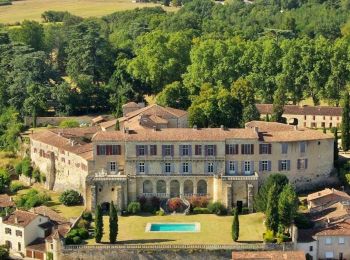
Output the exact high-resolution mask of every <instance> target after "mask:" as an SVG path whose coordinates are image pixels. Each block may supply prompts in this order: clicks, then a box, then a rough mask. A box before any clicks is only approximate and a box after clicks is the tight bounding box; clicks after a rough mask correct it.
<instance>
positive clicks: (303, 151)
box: [299, 142, 306, 153]
mask: <svg viewBox="0 0 350 260" xmlns="http://www.w3.org/2000/svg"><path fill="white" fill-rule="evenodd" d="M299 147H300V153H305V152H306V142H300V143H299Z"/></svg>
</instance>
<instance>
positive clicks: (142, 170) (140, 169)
mask: <svg viewBox="0 0 350 260" xmlns="http://www.w3.org/2000/svg"><path fill="white" fill-rule="evenodd" d="M139 172H145V163H144V162H139Z"/></svg>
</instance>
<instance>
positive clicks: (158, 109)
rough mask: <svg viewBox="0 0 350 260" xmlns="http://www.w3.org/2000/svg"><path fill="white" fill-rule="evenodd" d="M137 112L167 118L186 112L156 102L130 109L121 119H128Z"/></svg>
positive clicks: (180, 115) (185, 112) (137, 113)
mask: <svg viewBox="0 0 350 260" xmlns="http://www.w3.org/2000/svg"><path fill="white" fill-rule="evenodd" d="M139 114H144V115H157V116H159V117H162V118H165V119H166V118H169V117H173V116H175V117H182V116H184V115H186V114H187V111H184V110H180V109H175V108H171V107H162V106H160V105H157V104H153V105H150V106H147V107H143V108H141V109H138V110H135V111H132V112H130V113H128V114H127V115H126V116H125V117H124V118H123V119H124V120H127V119H130V118H131V117H134V116H137V115H139Z"/></svg>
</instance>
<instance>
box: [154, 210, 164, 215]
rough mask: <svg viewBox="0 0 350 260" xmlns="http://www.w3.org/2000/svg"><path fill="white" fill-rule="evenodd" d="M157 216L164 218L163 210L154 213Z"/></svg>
mask: <svg viewBox="0 0 350 260" xmlns="http://www.w3.org/2000/svg"><path fill="white" fill-rule="evenodd" d="M156 215H157V216H165V212H164V211H163V210H158V211H156Z"/></svg>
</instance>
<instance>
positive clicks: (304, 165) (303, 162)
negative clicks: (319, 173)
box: [298, 159, 308, 170]
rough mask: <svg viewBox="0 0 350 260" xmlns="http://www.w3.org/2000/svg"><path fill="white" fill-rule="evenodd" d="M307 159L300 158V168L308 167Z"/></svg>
mask: <svg viewBox="0 0 350 260" xmlns="http://www.w3.org/2000/svg"><path fill="white" fill-rule="evenodd" d="M307 163H308V161H307V159H298V170H305V169H307Z"/></svg>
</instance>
